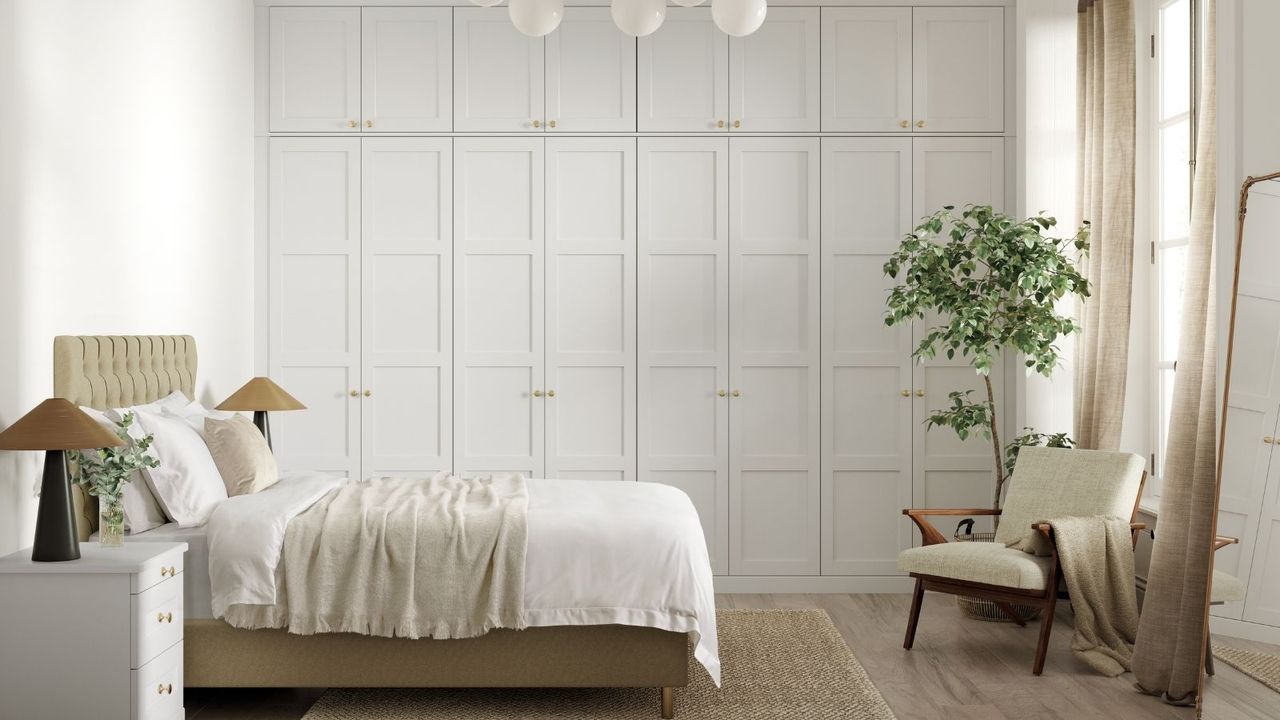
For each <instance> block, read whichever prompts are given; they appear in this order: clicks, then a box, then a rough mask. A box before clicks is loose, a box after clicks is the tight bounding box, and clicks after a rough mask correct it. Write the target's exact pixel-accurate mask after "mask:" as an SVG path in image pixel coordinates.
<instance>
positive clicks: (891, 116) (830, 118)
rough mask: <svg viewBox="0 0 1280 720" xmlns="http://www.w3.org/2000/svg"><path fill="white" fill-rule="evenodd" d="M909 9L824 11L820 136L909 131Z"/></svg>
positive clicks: (872, 8)
mask: <svg viewBox="0 0 1280 720" xmlns="http://www.w3.org/2000/svg"><path fill="white" fill-rule="evenodd" d="M913 119H914V118H913V117H912V114H911V8H906V7H901V8H889V7H862V8H851V7H850V8H845V7H825V8H822V129H823V131H824V132H910V131H911V123H912V120H913Z"/></svg>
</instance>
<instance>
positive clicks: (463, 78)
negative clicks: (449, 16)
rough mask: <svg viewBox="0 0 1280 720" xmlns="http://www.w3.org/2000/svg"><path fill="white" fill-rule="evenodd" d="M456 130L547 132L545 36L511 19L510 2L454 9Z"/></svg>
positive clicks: (454, 102)
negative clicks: (526, 30)
mask: <svg viewBox="0 0 1280 720" xmlns="http://www.w3.org/2000/svg"><path fill="white" fill-rule="evenodd" d="M453 27H454V38H453V41H454V48H453V94H454V97H453V114H454V119H453V129H454V130H456V131H457V132H542V121H543V100H544V98H543V94H542V93H543V77H542V72H543V68H542V61H543V57H542V52H543V48H542V38H540V37H538V38H534V37H529V36H527V35H525V34H523V33H521V32H520V31H519V30H517V29H516V28H515V26H514V25H512V24H511V18H510V16H509V15H508V13H507V8H506V7H485V8H479V7H458V8H454V10H453Z"/></svg>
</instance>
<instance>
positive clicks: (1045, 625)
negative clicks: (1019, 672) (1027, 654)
mask: <svg viewBox="0 0 1280 720" xmlns="http://www.w3.org/2000/svg"><path fill="white" fill-rule="evenodd" d="M1057 605H1058V593H1056V592H1051V593H1049V601H1048V604H1047V605H1045V607H1044V619H1043V620H1042V621H1041V623H1040V644H1039V645H1038V646H1036V662H1035V665H1033V666H1032V667H1031V672H1032V673H1034V674H1036V675H1039V674H1040V673H1042V672H1044V658H1045V655H1047V654H1049V634H1050V633H1051V632H1053V613H1054V611H1055V610H1056V609H1057Z"/></svg>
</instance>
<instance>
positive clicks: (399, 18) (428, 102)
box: [361, 7, 453, 132]
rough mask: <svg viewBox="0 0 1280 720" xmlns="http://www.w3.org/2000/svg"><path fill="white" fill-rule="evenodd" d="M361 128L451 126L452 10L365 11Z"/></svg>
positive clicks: (391, 129)
mask: <svg viewBox="0 0 1280 720" xmlns="http://www.w3.org/2000/svg"><path fill="white" fill-rule="evenodd" d="M361 26H362V29H361V32H362V34H363V37H364V39H363V42H362V43H361V47H362V52H361V54H362V56H363V59H362V62H361V76H362V81H361V93H362V101H361V105H362V108H363V113H362V118H363V122H362V126H363V129H364V130H365V131H366V132H369V131H372V132H448V131H449V130H451V129H452V128H453V69H452V68H453V12H452V10H450V9H449V8H447V7H443V8H427V7H399V8H391V7H367V8H364V9H362V10H361Z"/></svg>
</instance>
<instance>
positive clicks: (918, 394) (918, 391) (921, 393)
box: [916, 388, 924, 397]
mask: <svg viewBox="0 0 1280 720" xmlns="http://www.w3.org/2000/svg"><path fill="white" fill-rule="evenodd" d="M916 397H924V388H917V389H916Z"/></svg>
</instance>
